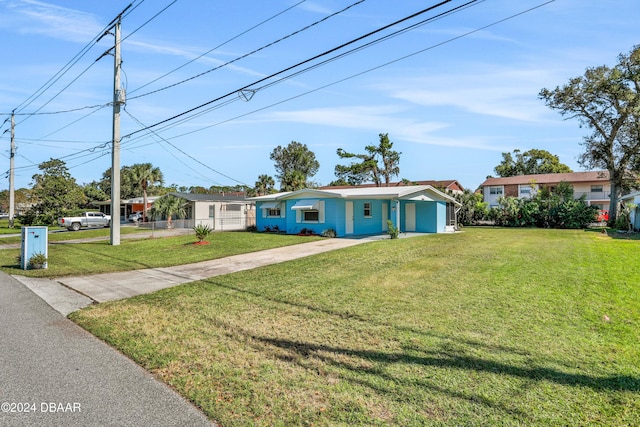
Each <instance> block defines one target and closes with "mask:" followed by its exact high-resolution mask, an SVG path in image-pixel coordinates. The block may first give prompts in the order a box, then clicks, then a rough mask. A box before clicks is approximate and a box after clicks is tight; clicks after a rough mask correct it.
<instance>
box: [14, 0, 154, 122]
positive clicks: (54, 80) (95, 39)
mask: <svg viewBox="0 0 640 427" xmlns="http://www.w3.org/2000/svg"><path fill="white" fill-rule="evenodd" d="M143 1H144V0H143ZM134 3H135V1H134ZM132 4H133V3H131V4H129V6H127V8H126V9H128V8H129V7H131V5H132ZM126 9H125V10H126ZM109 25H110V24H109ZM109 25H107V26H105V27H104V28H103V29H102V31H100V33H98V34H97V35H96V36H94V37H93V38H92V39H91V41H90V42H89V43H87V44H86V45H85V46H84V47H83V48H82V49H81V50H80V52H78V53H77V54H76V55H75V56H74V57H73V58H71V59H70V60H69V61H68V62H67V63H66V64H65V65H64V66H63V67H62V68H61V69H60V70H59V71H58V72H57V73H55V74H54V75H53V77H51V78H50V79H49V80H47V81H46V82H45V83H44V84H43V85H42V86H40V87H39V88H38V89H37V90H36V91H35V92H34V93H33V94H32V95H31V96H29V97H28V98H27V99H25V100H24V101H23V102H22V103H21V104H20V105H18V106H17V107H16V108H15V110H14V111H18V112H20V111H22V110H24V109H25V108H26V107H28V106H29V105H31V104H32V103H33V102H34V101H35V100H36V99H38V98H40V96H42V95H43V94H44V93H45V92H46V91H47V90H48V89H50V88H51V87H52V86H53V85H54V84H55V83H57V82H58V81H59V80H60V79H61V78H62V77H63V76H64V75H65V74H66V73H68V72H69V70H71V68H73V66H74V65H76V64H77V63H78V62H79V61H80V59H82V58H83V57H84V56H85V55H86V54H87V53H88V52H89V50H90V49H91V48H92V47H93V46H94V45H95V44H96V43H97V42H98V40H100V38H101V37H102V35H103V34H104V32H105V31H106V30H107V28H108V27H109ZM92 65H93V64H92ZM92 65H90V66H89V67H88V68H87V69H85V70H84V71H83V72H82V73H81V74H80V75H82V74H84V73H86V72H87V71H88V69H89V68H91V66H92ZM79 77H80V76H78V77H76V78H75V79H74V80H73V81H72V83H73V82H75V81H76V80H77V79H78V78H79ZM70 84H71V83H70ZM70 84H69V85H70ZM69 85H67V86H66V87H65V89H66V88H67V87H69ZM60 93H61V92H58V94H56V95H55V96H54V98H52V99H50V100H49V101H47V102H46V103H45V104H44V105H42V106H41V107H40V108H39V109H38V110H36V112H37V111H40V109H42V108H43V107H44V106H45V105H47V104H49V103H50V102H51V101H53V99H55V97H57V96H58V95H59V94H60ZM25 120H26V119H25ZM23 122H24V120H23Z"/></svg>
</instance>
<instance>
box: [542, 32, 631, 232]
mask: <svg viewBox="0 0 640 427" xmlns="http://www.w3.org/2000/svg"><path fill="white" fill-rule="evenodd" d="M540 98H541V99H543V100H544V101H545V103H546V105H547V106H548V107H550V108H552V109H554V110H558V111H559V112H560V114H562V115H563V116H564V117H566V118H567V119H574V118H575V119H578V121H579V122H580V124H581V125H582V126H586V127H587V128H588V129H590V130H591V134H590V135H588V136H586V137H585V138H584V141H583V142H582V145H583V146H584V148H585V151H584V153H583V154H582V155H581V156H580V158H579V162H580V164H581V165H583V166H585V167H587V168H589V169H594V168H597V169H606V170H608V171H609V179H610V183H611V196H610V208H609V222H610V224H612V223H613V222H614V221H615V219H616V216H617V207H618V200H619V197H620V195H621V194H622V191H623V190H626V189H629V188H631V187H634V186H635V185H636V180H635V176H636V172H637V170H638V166H640V132H639V126H640V125H639V122H640V45H639V46H635V47H634V48H633V49H632V50H631V51H630V52H629V53H628V54H626V55H625V54H620V55H619V56H618V63H617V64H616V65H615V66H614V67H608V66H606V65H602V66H598V67H592V68H588V69H587V70H586V72H585V73H584V76H580V77H574V78H572V79H570V80H569V83H567V84H566V85H564V86H561V87H560V86H559V87H556V88H555V89H553V90H549V89H542V91H540Z"/></svg>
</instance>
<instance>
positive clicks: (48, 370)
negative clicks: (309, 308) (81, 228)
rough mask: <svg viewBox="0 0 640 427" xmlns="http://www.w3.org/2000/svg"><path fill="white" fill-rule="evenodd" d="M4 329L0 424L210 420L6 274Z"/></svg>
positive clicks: (1, 278) (1, 293)
mask: <svg viewBox="0 0 640 427" xmlns="http://www.w3.org/2000/svg"><path fill="white" fill-rule="evenodd" d="M0 328H1V332H0V426H3V427H13V426H20V427H22V426H65V427H73V426H82V427H87V426H136V427H137V426H189V427H191V426H211V425H213V424H212V423H211V422H210V421H208V420H207V418H206V417H205V416H204V415H203V414H202V413H201V412H200V411H199V410H198V409H196V408H195V407H194V406H192V405H191V404H190V403H189V402H187V401H185V400H184V399H183V398H182V397H180V396H179V395H178V394H177V393H175V392H174V391H173V390H172V389H170V388H169V387H168V386H166V385H165V384H163V383H161V382H159V381H157V380H156V379H155V378H154V377H153V376H152V375H151V374H149V373H148V372H146V371H144V370H143V369H142V368H141V367H139V366H138V365H136V364H135V363H133V362H132V361H131V360H129V359H128V358H126V357H124V356H123V355H122V354H120V353H118V352H117V351H116V350H114V349H113V348H111V347H109V346H108V345H107V344H105V343H103V342H102V341H100V340H98V339H97V338H95V337H94V336H93V335H91V334H89V333H88V332H86V331H84V330H83V329H82V328H80V327H79V326H77V325H76V324H75V323H73V322H71V321H70V320H68V319H66V318H65V317H64V316H62V315H61V314H60V313H58V312H57V311H55V310H54V309H53V308H51V307H50V306H49V305H47V303H46V302H44V301H43V300H42V299H41V298H39V297H38V296H36V295H35V294H34V293H33V292H32V291H30V290H29V289H27V288H26V287H25V286H24V285H22V284H21V283H20V282H18V281H17V280H15V279H13V278H12V277H10V276H8V275H6V274H4V273H1V272H0Z"/></svg>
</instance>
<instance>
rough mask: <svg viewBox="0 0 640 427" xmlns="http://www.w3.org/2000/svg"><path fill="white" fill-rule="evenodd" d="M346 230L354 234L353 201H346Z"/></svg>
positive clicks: (347, 232) (346, 232)
mask: <svg viewBox="0 0 640 427" xmlns="http://www.w3.org/2000/svg"><path fill="white" fill-rule="evenodd" d="M344 232H345V234H353V202H345V218H344Z"/></svg>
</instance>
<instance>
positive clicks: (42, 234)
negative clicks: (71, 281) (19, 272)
mask: <svg viewBox="0 0 640 427" xmlns="http://www.w3.org/2000/svg"><path fill="white" fill-rule="evenodd" d="M48 232H49V227H45V226H37V227H22V248H21V251H20V268H22V269H23V270H26V269H28V268H29V260H30V259H31V258H32V257H33V256H34V255H38V254H42V255H44V258H45V259H48V258H49V250H48V249H49V245H48V241H47V240H48V239H47V238H48V234H47V233H48ZM39 268H47V263H46V262H44V263H43V264H42V265H41V266H40V267H39Z"/></svg>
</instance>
